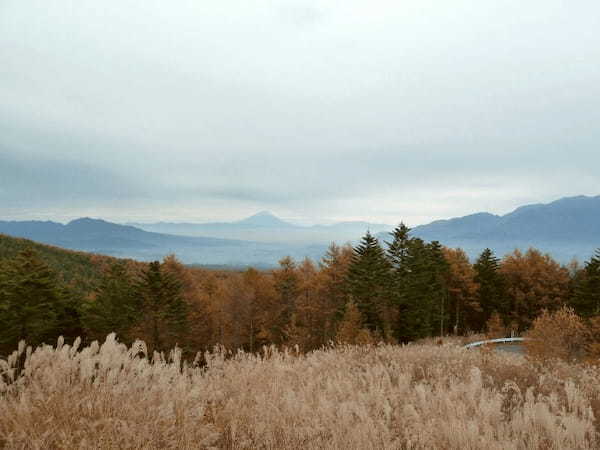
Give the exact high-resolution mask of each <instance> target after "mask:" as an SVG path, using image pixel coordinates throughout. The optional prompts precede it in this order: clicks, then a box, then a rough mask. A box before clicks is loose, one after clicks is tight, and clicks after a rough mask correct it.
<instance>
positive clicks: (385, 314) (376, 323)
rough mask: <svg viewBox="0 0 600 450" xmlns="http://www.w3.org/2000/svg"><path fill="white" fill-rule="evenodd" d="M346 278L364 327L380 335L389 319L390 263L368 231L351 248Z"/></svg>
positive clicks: (386, 327)
mask: <svg viewBox="0 0 600 450" xmlns="http://www.w3.org/2000/svg"><path fill="white" fill-rule="evenodd" d="M347 281H348V291H349V293H350V295H351V296H352V299H353V300H354V301H355V302H356V306H357V308H358V310H359V311H360V312H361V314H362V316H363V319H364V326H365V327H366V328H367V329H369V330H371V331H375V332H379V333H381V334H384V333H385V332H386V330H387V329H388V328H389V326H390V325H391V321H392V320H391V319H392V318H391V317H389V310H390V306H391V299H390V263H389V261H388V259H387V258H386V256H385V252H384V251H383V249H382V248H381V246H380V245H379V242H378V240H377V239H376V238H375V237H374V236H373V235H371V233H370V232H367V234H366V235H365V236H363V238H362V240H361V242H360V243H359V245H358V246H357V247H356V248H354V254H353V256H352V262H351V263H350V267H349V268H348V274H347Z"/></svg>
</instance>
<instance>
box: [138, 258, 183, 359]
mask: <svg viewBox="0 0 600 450" xmlns="http://www.w3.org/2000/svg"><path fill="white" fill-rule="evenodd" d="M135 293H136V298H137V305H136V310H137V311H139V315H138V317H137V320H136V324H135V326H134V332H137V333H139V334H141V336H137V335H136V336H135V337H136V338H137V337H143V338H145V340H146V343H147V344H148V347H149V350H150V351H152V350H157V351H164V350H168V349H170V348H172V347H173V346H174V345H175V344H177V343H179V344H181V342H182V339H183V338H184V335H185V332H186V330H187V320H186V304H185V301H184V299H183V293H182V284H181V281H180V280H178V279H177V278H176V277H175V276H173V274H172V273H169V272H167V271H165V270H162V267H161V263H160V262H159V261H154V262H151V263H150V264H149V265H148V268H147V270H145V271H144V273H143V274H142V276H141V278H140V280H139V281H138V282H137V285H136V289H135Z"/></svg>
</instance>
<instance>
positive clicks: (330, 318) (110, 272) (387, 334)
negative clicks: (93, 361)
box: [0, 224, 600, 357]
mask: <svg viewBox="0 0 600 450" xmlns="http://www.w3.org/2000/svg"><path fill="white" fill-rule="evenodd" d="M0 252H1V253H0V255H1V256H2V257H1V258H0V355H7V354H9V353H10V352H11V351H12V350H14V349H15V348H16V347H17V344H18V343H19V341H21V340H24V341H26V342H27V344H28V345H32V346H37V345H40V344H42V343H55V342H56V340H57V338H58V337H59V336H63V337H64V339H65V340H66V342H73V341H74V340H75V339H76V338H77V337H81V338H82V339H83V343H84V344H88V343H90V342H92V341H94V340H100V341H101V342H102V341H103V340H104V339H105V337H106V335H108V334H109V333H112V332H114V333H116V335H117V337H118V339H119V340H120V341H121V342H124V343H127V344H131V343H133V342H134V341H135V340H136V339H142V340H144V341H145V342H146V344H147V345H148V347H149V349H150V351H155V350H156V351H159V352H160V351H167V350H169V349H171V348H173V347H174V346H175V345H177V346H179V347H180V348H182V350H183V352H184V355H186V356H189V357H192V356H193V355H195V354H196V353H197V352H203V351H206V350H210V349H213V348H214V347H215V346H216V345H220V346H223V347H224V348H227V349H230V350H238V349H240V350H244V351H247V352H250V353H252V352H256V351H259V350H260V349H261V348H262V347H263V346H269V345H275V346H277V347H279V348H283V347H289V348H297V349H298V350H299V351H301V352H308V351H311V350H315V349H319V348H322V347H324V346H327V345H329V344H331V343H348V344H356V343H375V342H386V343H407V342H411V341H415V340H418V339H422V338H427V337H432V336H448V335H467V334H470V333H480V332H486V331H489V330H492V329H493V330H495V333H497V334H499V335H510V334H515V335H519V334H521V333H524V332H525V331H526V330H528V329H529V328H530V327H531V325H532V323H533V321H534V320H535V319H536V318H537V317H538V316H540V315H541V314H542V312H543V311H550V312H552V311H556V310H559V309H560V308H562V307H564V306H568V307H571V308H573V310H574V311H575V312H576V313H577V314H578V315H579V316H580V317H581V318H583V320H584V321H588V322H589V321H594V318H595V316H599V315H600V251H599V252H597V253H596V255H595V256H594V257H592V258H591V259H590V260H589V261H586V262H585V264H584V265H580V264H578V263H577V262H575V261H574V262H572V263H571V264H569V265H567V266H562V265H560V264H558V263H557V262H556V261H555V260H553V259H552V257H550V256H549V255H547V254H542V253H541V252H539V251H537V250H535V249H533V248H532V249H529V250H527V251H526V252H521V251H519V250H515V251H514V252H513V253H510V254H508V255H506V256H504V257H503V258H502V259H500V258H499V257H497V256H496V255H494V254H493V253H492V252H491V251H490V250H485V251H483V252H482V253H481V255H480V256H479V257H478V258H477V260H476V261H474V262H473V263H471V262H470V261H469V259H468V257H467V255H466V254H465V253H464V252H463V251H462V250H460V249H451V248H446V247H444V246H443V245H442V244H440V243H439V242H436V241H433V242H424V241H423V240H421V239H419V238H414V237H411V235H410V229H409V228H407V227H406V226H405V225H403V224H400V225H399V226H398V227H397V228H396V229H395V230H394V231H393V233H390V237H389V240H387V241H384V242H379V241H378V240H377V239H376V238H375V237H374V236H373V235H371V234H370V233H368V232H367V233H366V234H365V235H364V236H363V238H362V239H361V241H360V243H359V244H358V245H357V246H356V247H354V248H352V247H351V246H349V245H346V246H338V245H336V244H332V245H331V246H330V247H329V249H328V251H327V253H326V254H325V255H324V256H323V258H322V259H321V260H320V261H318V262H314V261H311V260H309V259H305V260H303V261H294V260H293V259H291V258H289V257H288V258H284V259H282V260H281V261H280V262H279V266H278V268H276V269H274V270H268V271H265V270H263V271H259V270H256V269H253V268H248V269H247V270H245V271H225V270H207V269H202V268H194V267H187V266H185V265H183V264H182V263H180V262H179V261H178V260H177V258H176V257H175V256H173V255H171V256H168V257H166V258H165V259H164V260H163V261H155V262H152V263H148V264H146V263H141V262H136V261H133V260H118V259H114V258H109V257H102V256H99V255H89V254H84V253H78V252H66V251H63V250H60V249H55V248H52V247H47V246H43V245H39V244H34V243H31V242H30V241H25V240H15V239H7V238H6V237H4V239H3V240H1V241H0Z"/></svg>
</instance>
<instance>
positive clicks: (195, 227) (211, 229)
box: [127, 211, 393, 245]
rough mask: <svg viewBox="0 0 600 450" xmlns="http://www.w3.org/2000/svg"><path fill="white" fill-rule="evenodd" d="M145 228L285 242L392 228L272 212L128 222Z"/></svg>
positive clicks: (322, 240)
mask: <svg viewBox="0 0 600 450" xmlns="http://www.w3.org/2000/svg"><path fill="white" fill-rule="evenodd" d="M127 225H132V226H135V227H137V228H140V229H142V230H145V231H151V232H154V233H167V234H173V235H180V236H204V237H206V236H209V237H215V238H222V239H240V240H250V241H256V242H269V243H274V242H276V243H281V244H286V245H287V244H291V243H293V244H317V245H319V244H322V245H327V244H329V243H330V242H332V241H336V242H342V243H344V242H347V241H355V240H357V239H358V238H359V237H360V236H361V235H362V234H363V233H364V232H365V231H366V230H368V229H370V230H371V232H372V233H377V232H380V231H387V230H391V229H392V228H393V227H392V226H391V225H386V224H376V223H368V222H340V223H336V224H332V225H312V226H301V225H295V224H292V223H290V222H286V221H284V220H281V219H280V218H279V217H277V216H275V215H273V214H272V213H270V212H269V211H261V212H259V213H257V214H255V215H253V216H251V217H248V218H246V219H243V220H238V221H235V222H213V223H171V222H158V223H128V224H127Z"/></svg>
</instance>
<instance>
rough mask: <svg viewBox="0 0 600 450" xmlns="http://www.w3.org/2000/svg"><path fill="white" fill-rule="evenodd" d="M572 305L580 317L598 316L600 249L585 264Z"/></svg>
mask: <svg viewBox="0 0 600 450" xmlns="http://www.w3.org/2000/svg"><path fill="white" fill-rule="evenodd" d="M572 303H573V306H574V308H575V310H576V311H577V313H578V314H580V315H581V316H584V317H592V316H597V315H600V249H598V250H597V251H596V254H595V255H594V256H592V258H591V259H590V260H589V261H587V262H586V263H585V268H584V269H583V273H582V276H581V278H580V280H579V281H578V283H577V286H576V288H575V295H574V298H573V300H572Z"/></svg>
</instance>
